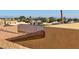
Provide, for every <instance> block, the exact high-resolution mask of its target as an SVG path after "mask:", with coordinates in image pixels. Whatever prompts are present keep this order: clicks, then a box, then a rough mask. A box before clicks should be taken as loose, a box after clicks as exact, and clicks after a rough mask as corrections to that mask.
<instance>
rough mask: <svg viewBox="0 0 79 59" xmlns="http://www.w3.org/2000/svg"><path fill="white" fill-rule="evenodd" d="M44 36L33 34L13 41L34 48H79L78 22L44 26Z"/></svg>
mask: <svg viewBox="0 0 79 59" xmlns="http://www.w3.org/2000/svg"><path fill="white" fill-rule="evenodd" d="M44 31H45V37H41V36H33V37H28V38H26V39H21V40H18V41H16V40H15V41H13V42H15V43H18V44H21V45H23V46H25V47H29V48H34V49H56V48H59V49H64V48H70V49H71V48H74V49H75V48H79V23H72V24H62V25H49V26H45V27H44Z"/></svg>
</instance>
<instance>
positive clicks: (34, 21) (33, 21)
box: [30, 20, 42, 25]
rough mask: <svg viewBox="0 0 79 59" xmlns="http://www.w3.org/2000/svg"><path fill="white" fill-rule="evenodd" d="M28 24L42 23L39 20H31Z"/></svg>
mask: <svg viewBox="0 0 79 59" xmlns="http://www.w3.org/2000/svg"><path fill="white" fill-rule="evenodd" d="M30 23H31V25H41V24H42V21H41V20H31V21H30Z"/></svg>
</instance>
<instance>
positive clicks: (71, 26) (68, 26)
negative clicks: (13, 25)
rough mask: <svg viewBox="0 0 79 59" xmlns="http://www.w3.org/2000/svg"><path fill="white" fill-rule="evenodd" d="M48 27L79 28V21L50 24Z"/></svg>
mask: <svg viewBox="0 0 79 59" xmlns="http://www.w3.org/2000/svg"><path fill="white" fill-rule="evenodd" d="M46 27H56V28H66V29H79V23H70V24H59V25H48V26H46Z"/></svg>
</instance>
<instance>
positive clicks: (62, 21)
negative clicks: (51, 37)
mask: <svg viewBox="0 0 79 59" xmlns="http://www.w3.org/2000/svg"><path fill="white" fill-rule="evenodd" d="M60 14H61V23H64V19H63V11H62V10H60Z"/></svg>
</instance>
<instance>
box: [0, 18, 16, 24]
mask: <svg viewBox="0 0 79 59" xmlns="http://www.w3.org/2000/svg"><path fill="white" fill-rule="evenodd" d="M16 23H17V21H16V20H15V19H13V20H12V19H0V25H14V24H16Z"/></svg>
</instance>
